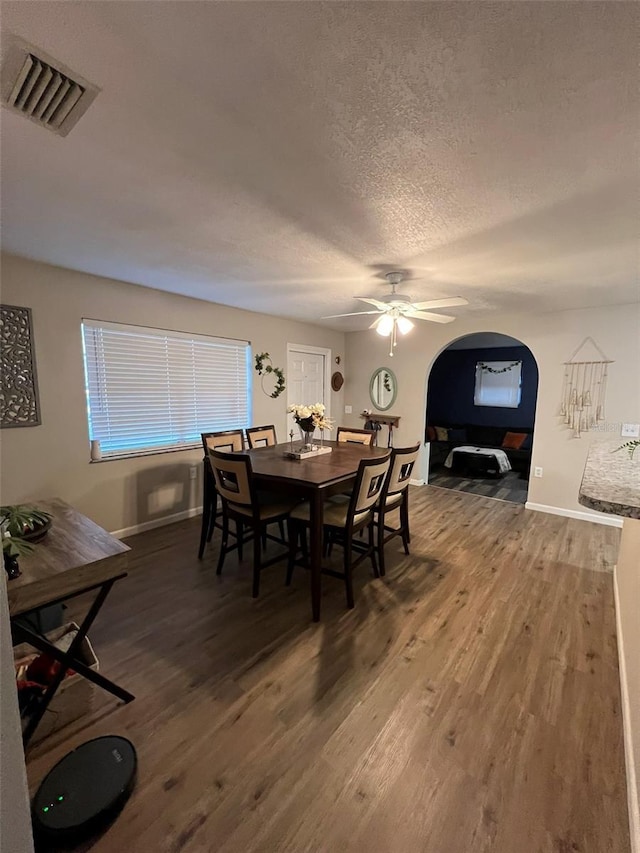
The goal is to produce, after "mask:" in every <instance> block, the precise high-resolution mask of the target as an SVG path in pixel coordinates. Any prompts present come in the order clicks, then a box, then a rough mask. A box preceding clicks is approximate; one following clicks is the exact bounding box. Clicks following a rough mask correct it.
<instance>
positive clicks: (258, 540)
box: [251, 529, 262, 598]
mask: <svg viewBox="0 0 640 853" xmlns="http://www.w3.org/2000/svg"><path fill="white" fill-rule="evenodd" d="M261 533H262V531H261V530H256V529H254V531H253V591H252V593H251V594H252V595H253V597H254V598H257V597H258V595H259V593H260V564H261V558H262V536H261V535H260V534H261Z"/></svg>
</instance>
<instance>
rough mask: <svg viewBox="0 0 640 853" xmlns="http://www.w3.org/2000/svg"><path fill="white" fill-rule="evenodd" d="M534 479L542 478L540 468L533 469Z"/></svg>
mask: <svg viewBox="0 0 640 853" xmlns="http://www.w3.org/2000/svg"><path fill="white" fill-rule="evenodd" d="M533 476H534V477H542V468H534V469H533Z"/></svg>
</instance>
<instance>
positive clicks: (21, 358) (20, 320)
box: [0, 305, 42, 429]
mask: <svg viewBox="0 0 640 853" xmlns="http://www.w3.org/2000/svg"><path fill="white" fill-rule="evenodd" d="M0 343H1V362H0V365H1V366H0V370H1V373H2V376H1V380H0V428H2V429H7V428H10V427H30V426H39V425H40V424H41V423H42V421H41V417H40V398H39V395H38V376H37V371H36V353H35V344H34V339H33V324H32V322H31V309H30V308H23V307H19V306H17V305H0Z"/></svg>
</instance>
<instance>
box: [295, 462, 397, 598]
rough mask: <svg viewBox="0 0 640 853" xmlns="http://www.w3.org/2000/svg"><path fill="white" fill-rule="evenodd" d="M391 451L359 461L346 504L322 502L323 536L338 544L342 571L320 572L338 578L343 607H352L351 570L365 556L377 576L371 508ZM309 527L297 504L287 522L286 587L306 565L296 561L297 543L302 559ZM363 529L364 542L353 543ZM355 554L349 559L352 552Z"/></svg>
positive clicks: (304, 507) (306, 509) (306, 512)
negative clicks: (344, 598)
mask: <svg viewBox="0 0 640 853" xmlns="http://www.w3.org/2000/svg"><path fill="white" fill-rule="evenodd" d="M390 459H391V452H390V451H389V452H388V453H387V454H386V455H385V456H382V457H381V456H375V457H373V458H372V459H361V460H360V464H359V466H358V474H357V476H356V481H355V485H354V487H353V491H352V493H351V497H350V499H349V502H348V503H347V502H344V503H340V504H336V503H326V504H325V507H324V531H323V532H324V533H325V534H328V535H329V536H330V537H331V540H332V542H334V543H335V544H338V545H341V546H342V549H343V572H336V571H333V570H331V569H323V573H324V574H327V575H331V576H332V577H337V578H342V579H343V580H344V583H345V589H346V594H347V607H350V608H351V607H353V606H354V600H353V570H354V568H355V567H356V566H357V565H358V564H359V563H361V562H362V561H363V560H365V559H366V558H367V557H368V558H369V559H370V560H371V565H372V567H373V574H374V576H375V577H378V566H377V564H376V544H375V540H374V526H373V525H374V507H375V505H376V503H377V502H378V500H379V498H380V494H381V492H382V489H383V487H384V483H385V479H386V476H387V472H388V470H389V462H390ZM309 524H310V516H309V504H308V503H303V504H299V505H298V506H297V507H295V509H293V510H292V511H291V513H290V515H289V518H288V520H287V527H288V534H289V561H288V565H287V585H289V584H290V583H291V578H292V577H293V570H294V567H295V566H296V564H298V565H300V564H301V565H306V562H307V561H306V559H303V560H302V561H298V560H297V559H296V558H297V555H298V541H300V543H301V550H302V555H303V558H304V557H306V554H307V547H306V534H307V528H308V527H309ZM360 530H366V531H367V533H368V537H367V540H366V542H364V541H361V540H356V539H355V538H354V537H355V534H356V533H358V532H359V531H360ZM354 551H356V552H358V554H359V556H358V557H357V559H355V560H354V559H353V552H354Z"/></svg>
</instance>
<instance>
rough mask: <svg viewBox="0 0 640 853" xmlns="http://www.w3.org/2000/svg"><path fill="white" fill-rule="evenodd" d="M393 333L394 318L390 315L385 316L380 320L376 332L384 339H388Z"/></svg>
mask: <svg viewBox="0 0 640 853" xmlns="http://www.w3.org/2000/svg"><path fill="white" fill-rule="evenodd" d="M392 331H393V317H391V315H389V314H383V315H382V317H380V319H379V320H378V325H377V326H376V332H377V333H378V334H379V335H381V336H382V337H383V338H388V337H389V335H390V334H391V332H392Z"/></svg>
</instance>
